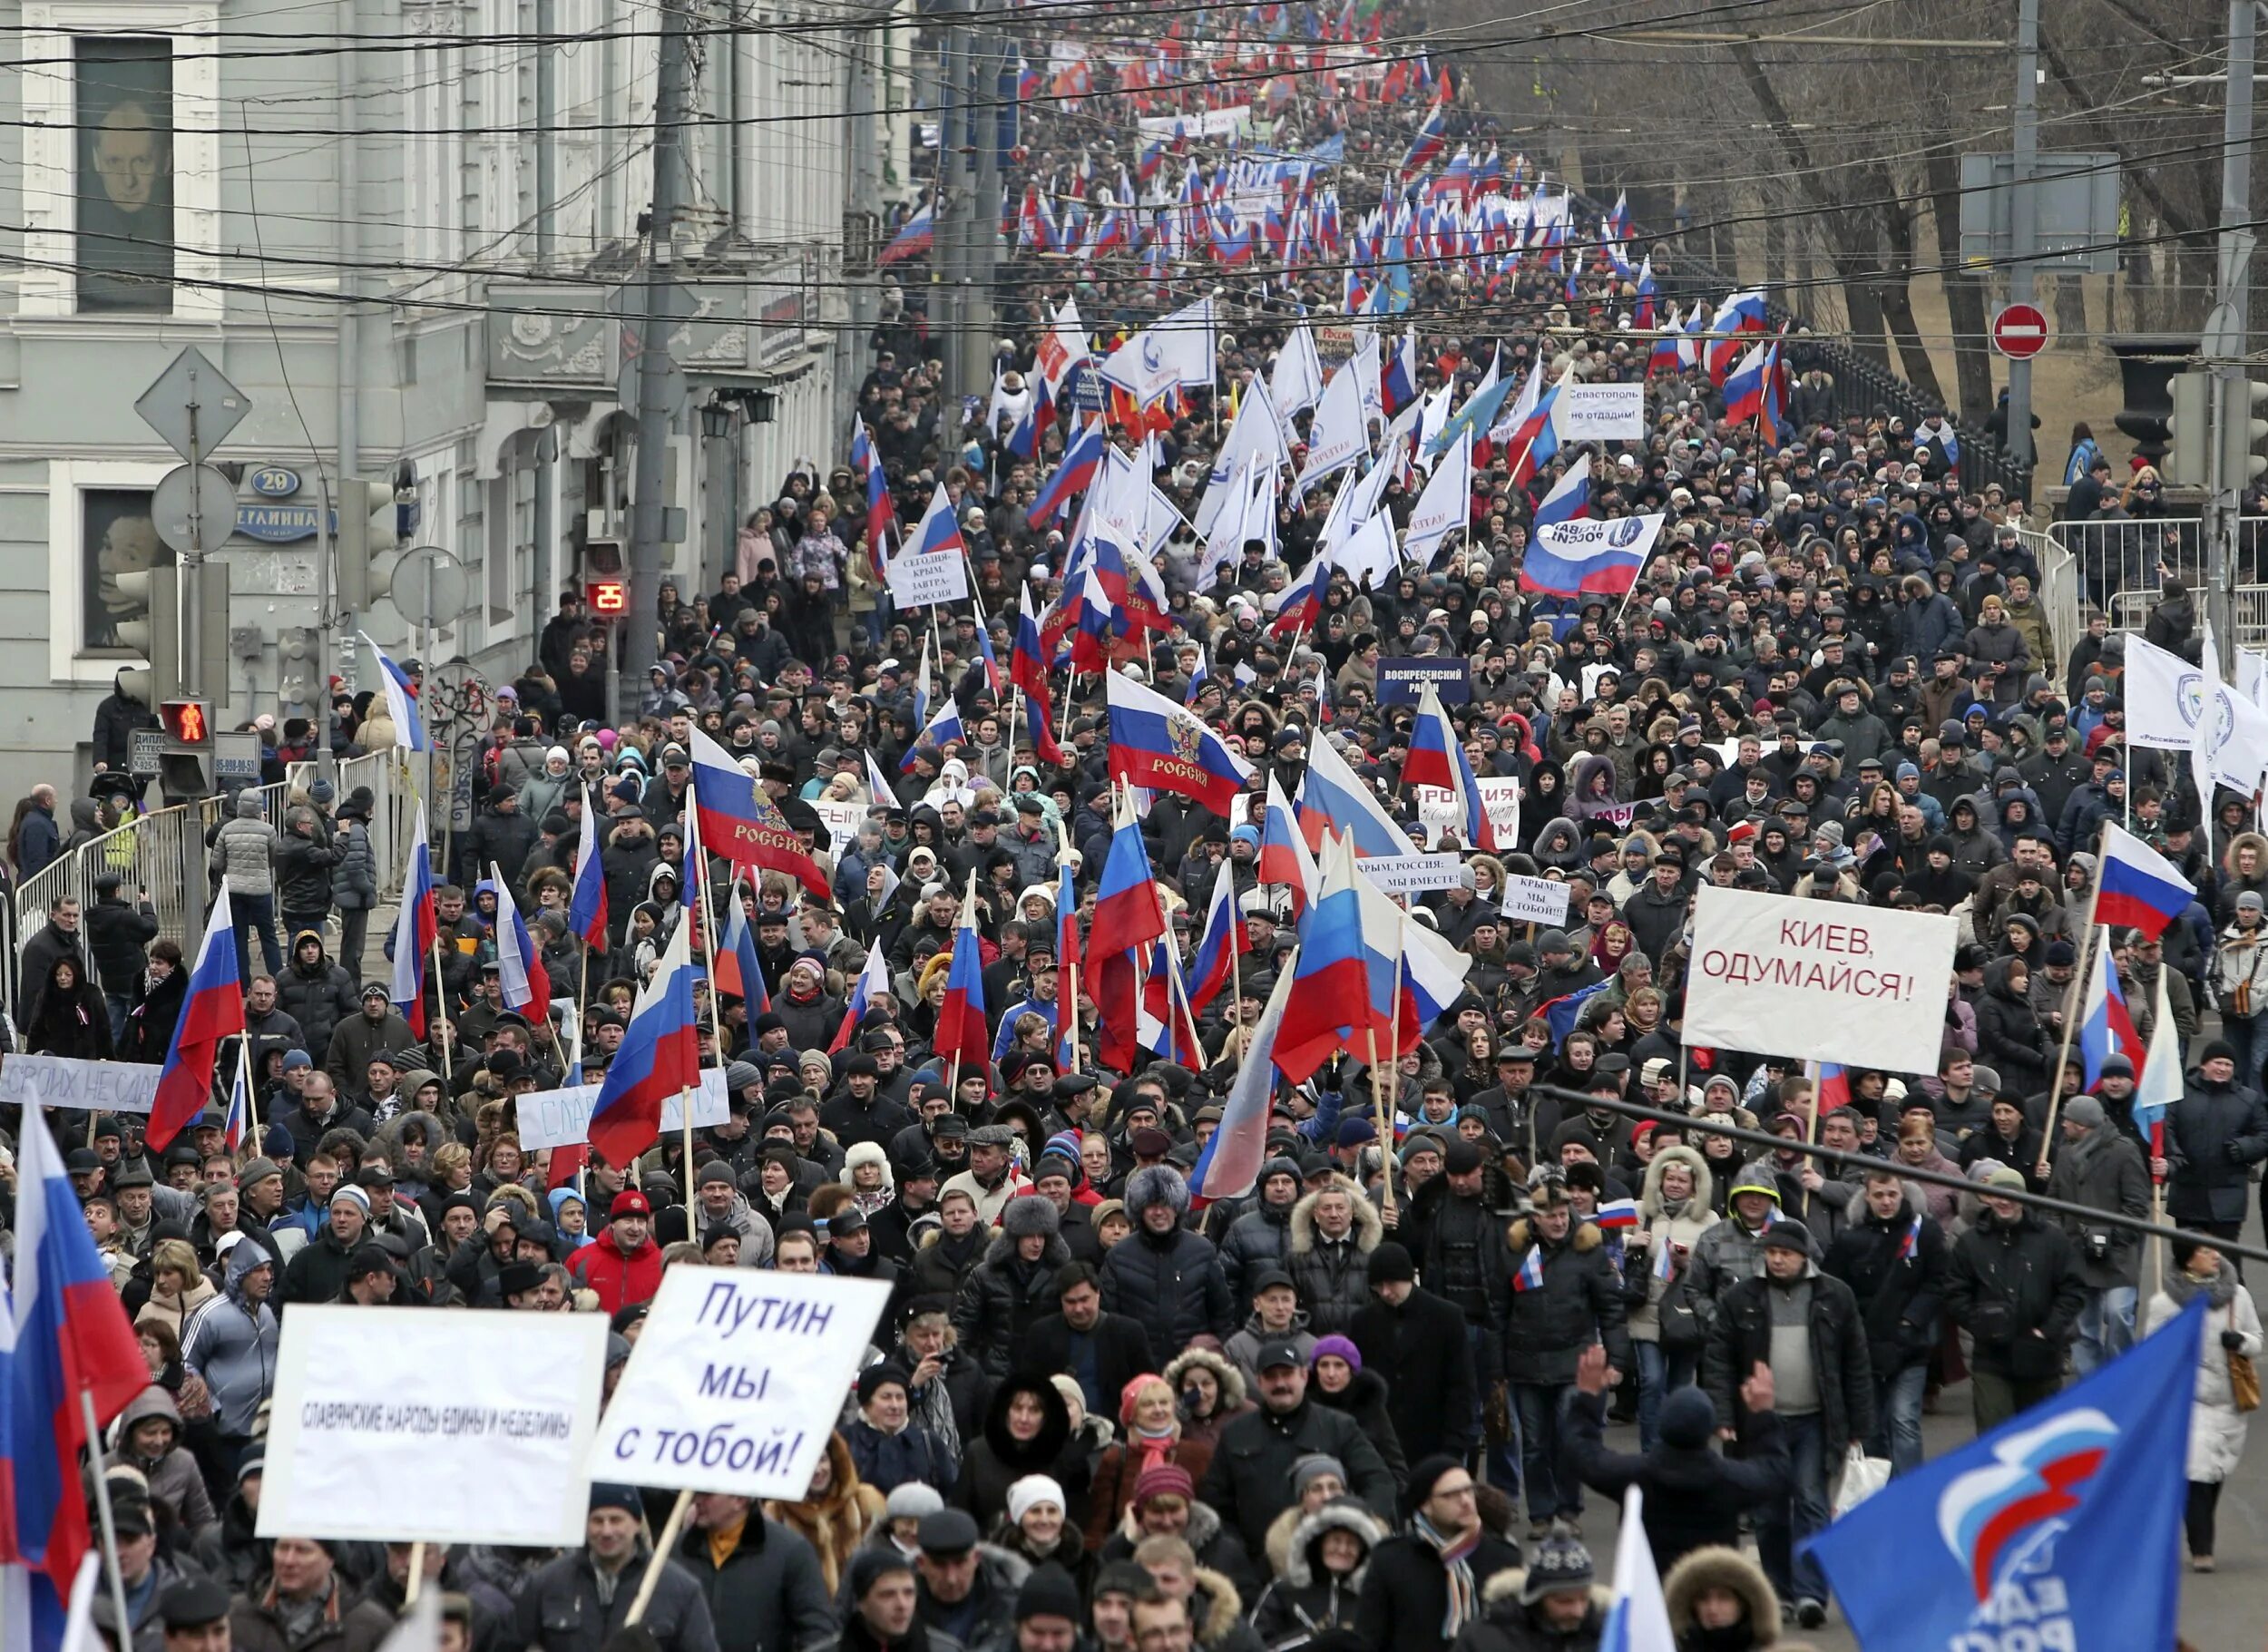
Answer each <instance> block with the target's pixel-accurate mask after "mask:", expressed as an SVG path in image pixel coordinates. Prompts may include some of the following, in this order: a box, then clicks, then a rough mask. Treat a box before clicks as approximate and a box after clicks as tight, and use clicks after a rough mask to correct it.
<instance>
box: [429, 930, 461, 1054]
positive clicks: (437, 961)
mask: <svg viewBox="0 0 2268 1652" xmlns="http://www.w3.org/2000/svg"><path fill="white" fill-rule="evenodd" d="M433 1002H434V1012H435V1015H436V1017H437V1018H438V1019H439V1021H440V1022H441V1076H442V1077H443V1078H444V1079H445V1080H448V1081H449V1082H450V1083H452V1084H454V1083H455V1082H456V1074H455V1072H454V1071H453V1070H451V1061H450V1056H451V1051H453V1049H454V1048H455V1044H456V1040H455V1037H454V1036H452V1035H451V1033H450V1031H449V989H448V985H447V983H446V982H444V981H443V980H442V979H441V932H440V931H439V930H437V929H436V930H435V932H434V937H433Z"/></svg>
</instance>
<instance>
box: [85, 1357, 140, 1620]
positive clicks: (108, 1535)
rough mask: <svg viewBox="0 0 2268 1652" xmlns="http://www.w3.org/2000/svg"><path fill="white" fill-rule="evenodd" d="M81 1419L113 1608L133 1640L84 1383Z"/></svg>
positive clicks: (98, 1429)
mask: <svg viewBox="0 0 2268 1652" xmlns="http://www.w3.org/2000/svg"><path fill="white" fill-rule="evenodd" d="M79 1415H80V1417H81V1419H82V1420H83V1421H84V1422H85V1423H86V1449H87V1457H88V1459H89V1460H90V1463H91V1466H92V1467H93V1476H92V1478H93V1481H94V1510H95V1513H96V1514H97V1515H98V1516H99V1517H100V1520H101V1526H102V1534H103V1560H104V1561H105V1562H107V1564H108V1569H109V1571H110V1575H111V1608H112V1610H113V1611H115V1612H116V1613H117V1614H118V1623H119V1634H120V1636H121V1637H126V1638H131V1637H130V1636H129V1634H128V1629H127V1626H128V1625H131V1624H132V1622H133V1620H134V1618H133V1613H132V1611H131V1610H130V1609H128V1608H127V1605H126V1573H125V1570H124V1569H123V1568H122V1567H121V1566H120V1564H119V1561H118V1520H117V1517H116V1515H115V1514H113V1513H112V1510H111V1479H110V1476H109V1475H108V1474H107V1473H105V1472H104V1471H103V1430H102V1425H101V1424H100V1423H98V1422H95V1420H94V1390H93V1389H92V1388H90V1387H88V1386H87V1385H86V1384H85V1383H81V1384H80V1385H79Z"/></svg>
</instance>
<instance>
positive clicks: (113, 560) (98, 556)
mask: <svg viewBox="0 0 2268 1652" xmlns="http://www.w3.org/2000/svg"><path fill="white" fill-rule="evenodd" d="M150 500H151V493H150V490H149V489H147V488H127V487H90V488H82V489H81V490H80V491H79V603H80V632H79V635H80V639H81V648H82V651H83V652H85V653H89V654H98V653H115V654H120V655H127V654H132V653H133V650H132V649H129V648H128V647H126V645H125V643H124V641H123V640H122V639H121V638H120V636H119V634H118V628H119V627H120V626H121V625H122V624H124V623H125V622H126V621H130V620H140V619H143V618H145V617H147V615H148V614H149V611H150V604H149V602H148V600H147V599H146V598H143V597H139V596H130V595H128V594H127V592H126V591H125V590H124V588H123V587H122V586H121V585H120V584H119V576H120V575H121V574H126V573H144V572H148V571H149V570H151V569H152V568H155V567H157V566H159V565H160V564H161V563H164V562H171V561H172V560H173V557H172V552H170V551H168V550H167V549H166V548H165V545H164V544H163V543H162V542H161V541H160V540H159V538H158V531H157V528H156V526H155V524H154V523H152V521H151V518H150Z"/></svg>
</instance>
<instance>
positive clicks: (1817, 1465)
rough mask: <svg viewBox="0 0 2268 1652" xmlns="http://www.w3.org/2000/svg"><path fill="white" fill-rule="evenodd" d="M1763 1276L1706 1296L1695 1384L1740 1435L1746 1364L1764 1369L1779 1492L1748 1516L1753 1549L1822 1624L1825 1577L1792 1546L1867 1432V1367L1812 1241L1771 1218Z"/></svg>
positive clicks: (1851, 1313)
mask: <svg viewBox="0 0 2268 1652" xmlns="http://www.w3.org/2000/svg"><path fill="white" fill-rule="evenodd" d="M1759 1243H1760V1244H1761V1245H1762V1246H1763V1249H1764V1262H1765V1272H1764V1274H1763V1276H1761V1277H1759V1278H1755V1279H1745V1280H1743V1281H1741V1282H1740V1283H1739V1284H1738V1285H1734V1286H1732V1287H1731V1288H1730V1289H1729V1290H1727V1291H1726V1292H1725V1294H1724V1295H1722V1296H1721V1297H1719V1298H1718V1301H1717V1312H1716V1319H1715V1321H1714V1322H1713V1323H1712V1325H1710V1327H1709V1340H1708V1344H1707V1346H1706V1348H1705V1349H1704V1350H1703V1352H1702V1356H1701V1383H1702V1386H1703V1388H1705V1389H1706V1391H1707V1393H1708V1395H1709V1400H1710V1403H1712V1404H1713V1405H1714V1406H1715V1407H1716V1422H1717V1427H1718V1429H1719V1430H1720V1431H1729V1432H1731V1433H1733V1434H1734V1435H1735V1437H1740V1436H1742V1435H1743V1434H1744V1432H1745V1430H1746V1428H1747V1425H1748V1419H1749V1416H1750V1411H1749V1401H1750V1399H1751V1397H1752V1394H1753V1393H1754V1391H1753V1389H1752V1387H1751V1383H1750V1379H1752V1378H1753V1377H1754V1376H1755V1372H1756V1368H1757V1367H1758V1366H1760V1365H1761V1366H1763V1367H1765V1369H1766V1370H1767V1371H1769V1372H1770V1373H1771V1378H1772V1381H1771V1393H1770V1394H1769V1395H1768V1396H1767V1398H1768V1399H1769V1400H1770V1403H1771V1408H1772V1410H1773V1411H1774V1413H1776V1416H1775V1418H1774V1422H1775V1424H1776V1426H1777V1428H1778V1430H1779V1432H1781V1434H1782V1436H1783V1437H1784V1440H1785V1441H1786V1443H1787V1454H1788V1465H1789V1469H1790V1476H1789V1483H1788V1488H1787V1495H1785V1496H1784V1497H1780V1496H1775V1497H1774V1498H1773V1499H1771V1500H1769V1501H1767V1502H1766V1503H1765V1504H1764V1505H1763V1506H1762V1507H1761V1508H1760V1509H1759V1510H1758V1511H1757V1514H1756V1519H1755V1526H1756V1543H1757V1549H1758V1550H1759V1552H1760V1554H1761V1556H1762V1558H1763V1560H1764V1569H1765V1575H1766V1576H1767V1577H1769V1578H1771V1579H1772V1580H1773V1587H1774V1588H1775V1589H1777V1590H1779V1591H1780V1593H1781V1594H1782V1595H1783V1596H1784V1597H1785V1598H1792V1599H1793V1600H1794V1602H1795V1620H1796V1621H1797V1622H1798V1623H1800V1624H1802V1625H1803V1626H1804V1628H1817V1627H1818V1626H1819V1625H1820V1624H1822V1623H1823V1622H1825V1621H1826V1617H1827V1598H1828V1594H1827V1579H1826V1574H1825V1573H1824V1572H1823V1571H1822V1570H1821V1569H1820V1567H1819V1564H1818V1562H1817V1561H1816V1560H1814V1559H1812V1558H1811V1557H1810V1556H1809V1555H1808V1554H1804V1553H1799V1552H1797V1550H1798V1548H1799V1546H1800V1545H1801V1544H1802V1542H1803V1541H1804V1540H1805V1539H1807V1538H1809V1537H1811V1536H1812V1535H1813V1533H1815V1532H1819V1531H1823V1530H1825V1529H1826V1525H1827V1519H1828V1503H1827V1481H1828V1477H1829V1476H1830V1475H1831V1474H1833V1472H1834V1471H1835V1470H1836V1468H1837V1466H1838V1465H1839V1464H1841V1462H1842V1461H1843V1454H1844V1452H1846V1451H1847V1450H1848V1448H1849V1447H1850V1445H1851V1444H1852V1442H1853V1441H1858V1442H1864V1441H1865V1440H1866V1439H1867V1437H1868V1436H1869V1435H1870V1434H1872V1432H1873V1429H1874V1377H1873V1367H1872V1363H1871V1362H1870V1360H1869V1358H1868V1355H1867V1338H1866V1328H1865V1326H1864V1325H1863V1323H1862V1321H1861V1319H1860V1316H1859V1305H1858V1298H1857V1297H1856V1296H1854V1295H1853V1294H1852V1291H1851V1287H1850V1286H1849V1285H1845V1284H1843V1281H1841V1280H1840V1279H1836V1278H1834V1277H1833V1276H1829V1275H1825V1274H1822V1273H1821V1272H1820V1271H1819V1269H1818V1268H1817V1266H1815V1265H1814V1264H1813V1259H1812V1237H1811V1234H1810V1232H1809V1230H1807V1229H1806V1228H1805V1227H1804V1224H1803V1223H1801V1222H1798V1221H1794V1220H1790V1219H1787V1218H1783V1219H1781V1220H1780V1221H1777V1222H1774V1224H1773V1225H1772V1226H1771V1227H1767V1228H1765V1231H1764V1233H1763V1235H1762V1236H1761V1237H1760V1239H1759Z"/></svg>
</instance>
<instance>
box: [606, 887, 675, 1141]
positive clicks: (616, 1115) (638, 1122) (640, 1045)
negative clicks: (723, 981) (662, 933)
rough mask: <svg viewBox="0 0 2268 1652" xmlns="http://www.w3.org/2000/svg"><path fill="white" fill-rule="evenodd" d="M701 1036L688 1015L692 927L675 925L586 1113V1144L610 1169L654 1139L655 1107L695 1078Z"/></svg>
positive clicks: (656, 1133)
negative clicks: (588, 1114) (588, 1134)
mask: <svg viewBox="0 0 2268 1652" xmlns="http://www.w3.org/2000/svg"><path fill="white" fill-rule="evenodd" d="M700 1058H701V1048H700V1033H699V1028H698V1025H697V1023H696V1022H695V1021H694V1018H693V958H692V932H691V926H690V925H689V924H679V925H678V926H677V927H676V928H675V929H674V930H672V931H671V932H670V942H669V944H668V945H667V946H665V947H663V948H662V949H661V957H660V960H659V961H658V962H657V963H655V965H654V972H653V974H652V975H651V976H650V978H649V979H648V980H647V982H646V984H645V985H644V986H642V987H640V989H639V990H638V1002H637V1003H636V1004H635V1005H634V1006H633V1007H632V1008H631V1015H630V1027H629V1029H628V1030H627V1031H624V1033H623V1034H622V1044H621V1049H619V1050H617V1051H615V1052H614V1061H613V1062H612V1064H611V1065H610V1066H609V1067H608V1068H607V1070H606V1082H605V1083H603V1084H601V1086H600V1087H599V1099H598V1101H597V1102H596V1104H595V1105H593V1106H592V1108H591V1147H593V1148H594V1149H597V1150H598V1151H599V1152H600V1153H601V1154H603V1155H605V1158H606V1162H607V1163H609V1164H610V1165H616V1166H626V1165H629V1164H631V1163H632V1162H633V1161H635V1160H636V1158H638V1156H639V1155H640V1153H642V1152H644V1151H645V1150H646V1149H648V1148H650V1147H651V1146H653V1144H654V1143H655V1142H656V1141H657V1140H659V1139H660V1136H661V1104H662V1103H663V1102H664V1101H666V1100H669V1098H670V1097H671V1096H674V1095H678V1094H679V1093H681V1092H682V1091H685V1090H691V1089H692V1088H693V1087H694V1086H695V1085H697V1084H699V1082H700V1081H701V1060H700Z"/></svg>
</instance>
